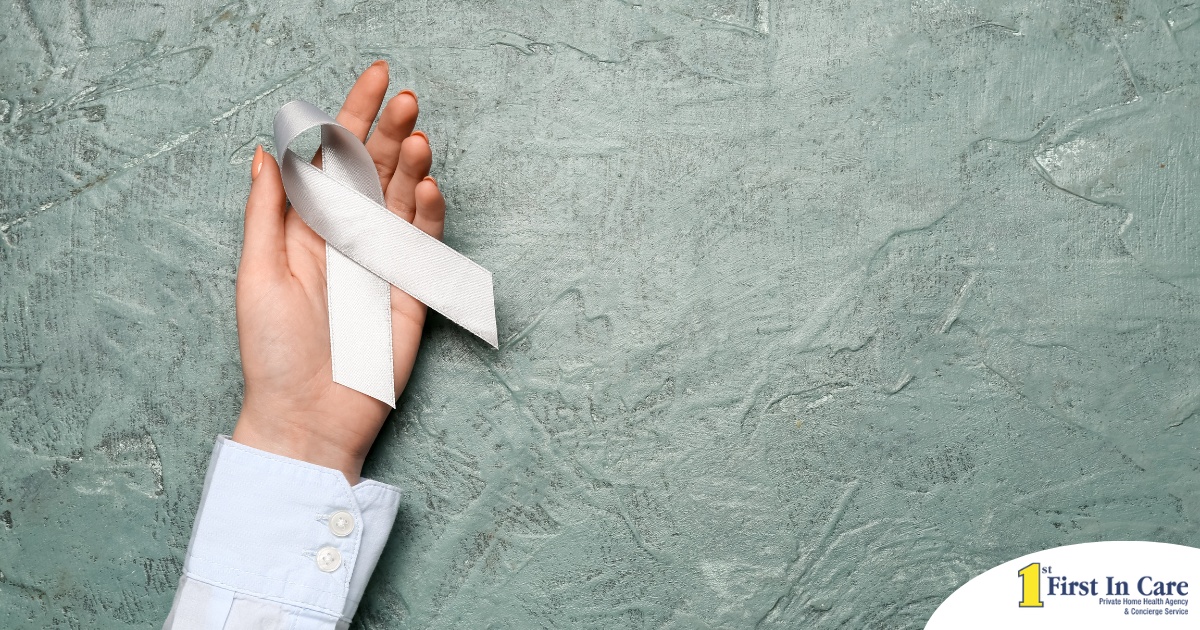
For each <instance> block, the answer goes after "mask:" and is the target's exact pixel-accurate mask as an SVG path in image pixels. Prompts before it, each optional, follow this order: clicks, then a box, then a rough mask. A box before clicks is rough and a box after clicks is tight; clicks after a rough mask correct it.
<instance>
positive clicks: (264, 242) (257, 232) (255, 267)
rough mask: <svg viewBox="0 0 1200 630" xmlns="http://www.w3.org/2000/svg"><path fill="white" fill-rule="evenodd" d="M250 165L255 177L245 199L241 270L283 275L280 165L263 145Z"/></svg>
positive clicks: (283, 196) (284, 200) (284, 254)
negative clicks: (248, 194) (264, 149)
mask: <svg viewBox="0 0 1200 630" xmlns="http://www.w3.org/2000/svg"><path fill="white" fill-rule="evenodd" d="M250 168H251V176H252V177H253V178H254V179H253V182H252V183H251V184H250V196H249V198H248V199H247V200H246V225H245V234H244V236H243V240H242V261H241V269H242V270H244V271H246V272H248V273H252V274H267V275H278V274H283V273H286V272H287V269H288V266H287V247H286V241H285V239H284V210H285V209H286V207H287V195H286V194H285V193H284V191H283V180H282V178H280V176H279V167H278V166H277V165H276V163H275V158H273V157H271V154H270V153H267V152H266V151H263V149H262V147H261V146H260V147H258V149H257V150H256V151H255V152H254V162H253V163H252V164H251V167H250Z"/></svg>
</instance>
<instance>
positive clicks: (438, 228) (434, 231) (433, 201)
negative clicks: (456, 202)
mask: <svg viewBox="0 0 1200 630" xmlns="http://www.w3.org/2000/svg"><path fill="white" fill-rule="evenodd" d="M415 197H416V206H417V214H416V217H415V218H414V219H413V225H415V226H417V227H418V228H420V229H421V231H422V232H425V233H426V234H428V235H430V236H432V237H434V238H436V239H438V240H441V239H442V233H443V230H444V228H445V225H446V198H445V197H443V196H442V191H440V190H438V183H437V180H435V179H433V178H432V177H426V178H425V179H422V180H421V181H420V182H419V183H418V184H417V187H416V191H415Z"/></svg>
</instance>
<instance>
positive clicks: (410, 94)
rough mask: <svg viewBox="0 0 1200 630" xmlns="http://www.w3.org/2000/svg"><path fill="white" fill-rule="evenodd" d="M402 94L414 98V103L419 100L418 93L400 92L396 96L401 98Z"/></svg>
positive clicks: (410, 91)
mask: <svg viewBox="0 0 1200 630" xmlns="http://www.w3.org/2000/svg"><path fill="white" fill-rule="evenodd" d="M400 94H407V95H409V96H411V97H413V100H414V101H415V100H417V93H416V92H414V91H412V90H400V92H399V93H398V94H396V96H400Z"/></svg>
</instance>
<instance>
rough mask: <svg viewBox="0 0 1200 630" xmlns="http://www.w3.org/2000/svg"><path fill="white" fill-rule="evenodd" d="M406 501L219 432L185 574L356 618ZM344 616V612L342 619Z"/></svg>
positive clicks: (378, 486) (392, 490) (373, 484)
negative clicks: (245, 443) (398, 512)
mask: <svg viewBox="0 0 1200 630" xmlns="http://www.w3.org/2000/svg"><path fill="white" fill-rule="evenodd" d="M399 507H400V490H399V489H398V488H396V487H394V486H389V485H387V484H382V483H379V482H377V481H371V480H367V479H364V480H362V481H360V482H359V483H358V484H356V485H354V486H351V485H350V484H349V482H347V481H346V478H345V477H344V476H343V475H342V473H341V472H339V471H337V470H334V469H332V468H325V467H324V466H318V465H316V464H310V463H308V462H302V461H299V460H295V459H290V458H287V457H283V456H280V455H275V454H272V453H268V452H266V451H261V450H258V449H256V448H251V447H249V446H246V445H244V444H240V443H238V442H234V441H233V440H231V439H229V438H228V437H227V436H224V435H222V436H219V437H218V438H217V443H216V446H214V447H213V454H212V461H211V462H210V463H209V467H208V475H207V476H206V477H205V479H204V494H203V496H202V497H201V499H200V509H199V511H198V512H197V514H196V522H195V525H194V526H193V529H192V540H191V543H190V544H189V545H188V552H187V558H186V560H185V562H184V568H183V574H184V578H186V579H187V580H195V581H199V582H204V583H206V584H209V585H211V586H215V587H218V588H222V589H228V590H231V591H234V592H236V593H241V594H245V595H248V596H251V597H254V598H258V599H263V600H268V601H272V602H276V603H279V604H283V605H287V606H293V607H296V608H300V609H305V610H307V611H309V613H315V614H316V615H320V616H328V617H330V618H332V619H331V620H338V621H340V622H341V623H348V622H349V621H350V619H351V618H353V616H354V612H355V611H356V610H357V609H358V604H359V602H360V601H361V600H362V595H363V591H364V590H365V589H366V587H367V581H368V580H369V579H370V577H371V573H372V572H373V571H374V570H375V564H376V563H377V562H378V561H379V555H380V554H381V553H382V552H383V546H384V543H385V542H386V541H387V538H388V535H389V534H390V533H391V530H392V524H393V523H394V522H395V520H396V512H397V510H398V509H399ZM335 623H336V622H335Z"/></svg>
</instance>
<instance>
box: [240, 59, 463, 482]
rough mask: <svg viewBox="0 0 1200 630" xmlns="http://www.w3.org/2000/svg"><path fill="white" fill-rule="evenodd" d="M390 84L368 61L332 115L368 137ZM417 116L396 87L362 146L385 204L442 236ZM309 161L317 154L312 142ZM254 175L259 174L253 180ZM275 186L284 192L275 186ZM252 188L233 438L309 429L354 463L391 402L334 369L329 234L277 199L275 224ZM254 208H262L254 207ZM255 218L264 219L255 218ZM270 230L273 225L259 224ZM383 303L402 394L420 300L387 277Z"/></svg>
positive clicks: (421, 315)
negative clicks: (347, 382)
mask: <svg viewBox="0 0 1200 630" xmlns="http://www.w3.org/2000/svg"><path fill="white" fill-rule="evenodd" d="M386 90H387V73H386V69H383V68H380V67H379V66H372V67H371V68H368V69H367V71H365V72H364V73H363V74H362V76H360V77H359V80H358V81H357V82H356V83H355V85H354V87H353V88H352V89H351V90H350V94H349V96H347V98H346V103H345V105H344V106H343V107H342V110H341V112H340V113H339V114H338V117H337V120H338V122H339V123H341V124H342V125H343V126H345V127H346V128H347V129H349V130H350V131H352V132H354V133H355V134H357V135H358V137H359V138H360V139H363V138H366V137H367V133H368V131H369V130H370V128H371V125H372V123H373V122H374V120H375V117H376V115H377V114H378V112H379V108H380V106H381V105H382V102H383V97H384V94H385V92H386ZM416 116H417V103H416V98H415V97H414V96H413V95H412V94H411V92H402V93H400V94H397V95H396V96H395V97H393V98H392V99H391V100H390V101H389V102H388V105H387V107H386V108H385V109H384V111H383V115H382V117H381V118H380V121H379V125H378V127H377V128H376V129H375V131H374V133H372V134H371V135H370V137H369V138H368V139H367V140H366V146H367V151H368V152H369V153H370V154H371V157H372V159H373V160H374V162H375V165H376V168H377V170H378V172H379V177H380V184H381V186H382V188H383V190H384V199H385V201H386V203H387V207H388V209H389V210H391V211H392V212H394V213H395V214H397V215H398V216H400V217H402V218H404V219H405V220H407V221H410V222H412V223H413V224H414V225H416V226H417V227H418V228H420V229H422V230H424V231H425V232H427V233H429V234H431V235H433V236H435V237H437V238H441V236H442V225H443V219H444V216H445V201H444V200H443V199H442V196H441V193H440V192H439V191H438V189H437V184H436V183H435V182H434V181H433V180H432V178H428V177H427V175H428V172H429V166H430V162H431V160H432V157H431V153H430V149H429V145H428V142H427V140H426V139H425V136H424V134H422V133H420V132H415V133H414V132H413V126H414V124H415V122H416ZM313 162H314V164H318V165H319V164H320V155H319V153H318V156H317V157H316V158H315V159H314V160H313ZM269 168H270V169H274V168H277V167H276V165H275V163H274V161H273V160H272V159H270V158H269V156H264V165H263V169H262V172H261V173H260V175H259V178H260V179H262V178H263V177H264V175H263V173H267V176H268V177H273V178H276V179H277V178H278V174H277V172H269V171H268V169H269ZM260 183H261V182H260V181H259V180H256V182H255V185H256V186H258V185H259V184H260ZM262 185H263V186H272V185H274V186H280V185H279V184H278V183H276V182H267V183H262ZM273 193H274V194H276V195H279V196H280V197H281V196H282V188H281V186H280V188H279V189H278V190H274V191H273ZM255 194H256V189H253V188H252V192H251V201H250V203H248V204H247V218H246V243H245V247H244V251H243V256H242V264H241V268H240V269H239V271H238V339H239V342H240V344H241V352H242V367H243V372H244V374H245V379H246V397H245V402H244V406H243V412H242V418H240V419H239V422H238V428H237V430H236V431H235V434H234V439H236V440H238V441H244V442H246V443H249V444H252V445H254V444H255V443H256V442H258V443H265V442H264V440H266V437H265V436H264V434H266V433H270V435H271V436H272V437H271V440H275V441H276V442H278V441H283V442H284V443H285V444H284V446H283V447H281V448H279V449H277V450H276V452H283V451H293V450H302V444H301V443H302V442H304V443H306V441H307V440H317V441H318V443H324V444H325V445H326V446H327V447H328V448H331V449H333V450H334V451H337V452H339V453H341V454H344V455H346V456H348V457H350V458H352V459H354V458H357V459H358V460H359V465H361V459H362V458H363V457H365V456H366V452H367V450H369V448H370V446H371V443H372V442H373V441H374V439H375V436H376V434H377V433H378V432H379V428H380V426H381V425H382V423H383V421H384V419H385V418H386V417H387V414H388V412H389V411H390V408H389V407H388V406H387V405H385V404H384V403H382V402H380V401H378V400H375V399H374V398H371V397H370V396H367V395H365V394H362V393H360V392H357V391H355V390H352V389H350V388H347V387H344V386H342V385H338V384H336V383H334V382H333V380H332V373H333V370H332V359H331V355H330V345H329V313H328V308H327V302H326V285H325V241H324V240H323V239H322V238H321V237H320V236H318V235H317V234H316V233H315V232H313V231H312V229H311V228H309V227H308V225H307V224H305V223H304V221H303V220H302V219H301V218H300V217H299V215H297V214H296V212H295V211H294V210H293V209H292V208H290V207H288V208H287V209H286V210H285V211H283V215H282V222H281V223H280V224H278V225H276V224H273V223H271V224H269V222H270V221H271V220H272V219H271V217H269V216H267V212H264V211H256V210H255V209H254V208H253V207H252V206H255V205H256V202H255V199H254V196H255ZM276 201H279V202H280V203H281V201H282V200H281V199H278V200H276ZM276 212H278V210H276ZM256 214H261V215H263V216H264V217H265V218H263V219H259V218H258V217H257V216H252V215H256ZM279 218H280V217H279V216H278V215H276V216H275V217H274V219H273V221H274V222H276V223H279ZM257 221H262V227H258V225H259V224H258V223H256V222H257ZM268 231H270V232H271V234H270V235H269V236H262V234H263V233H266V232H268ZM391 310H392V350H393V373H394V375H395V387H396V392H397V394H399V392H400V391H402V390H403V389H404V386H405V385H406V384H407V382H408V378H409V375H410V374H411V373H412V367H413V362H414V360H415V359H416V355H417V349H418V347H419V346H420V342H421V329H422V328H423V326H424V323H425V311H426V309H425V305H424V304H422V303H421V302H419V301H417V300H416V299H414V298H413V297H412V296H410V295H408V294H407V293H404V292H403V291H401V290H399V289H397V288H395V287H392V288H391ZM239 431H240V432H241V433H242V435H241V437H239V435H238V432H239ZM281 435H282V436H283V437H282V438H281V437H280V436H281ZM267 445H273V444H267ZM268 450H271V449H268ZM285 454H290V455H293V456H299V457H302V455H303V454H302V453H293V452H287V453H285ZM310 461H311V460H310ZM317 463H322V462H317ZM335 463H336V462H335ZM341 467H342V468H343V469H345V466H344V465H343V466H341ZM355 474H357V472H355ZM347 476H348V477H350V473H349V472H347Z"/></svg>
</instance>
